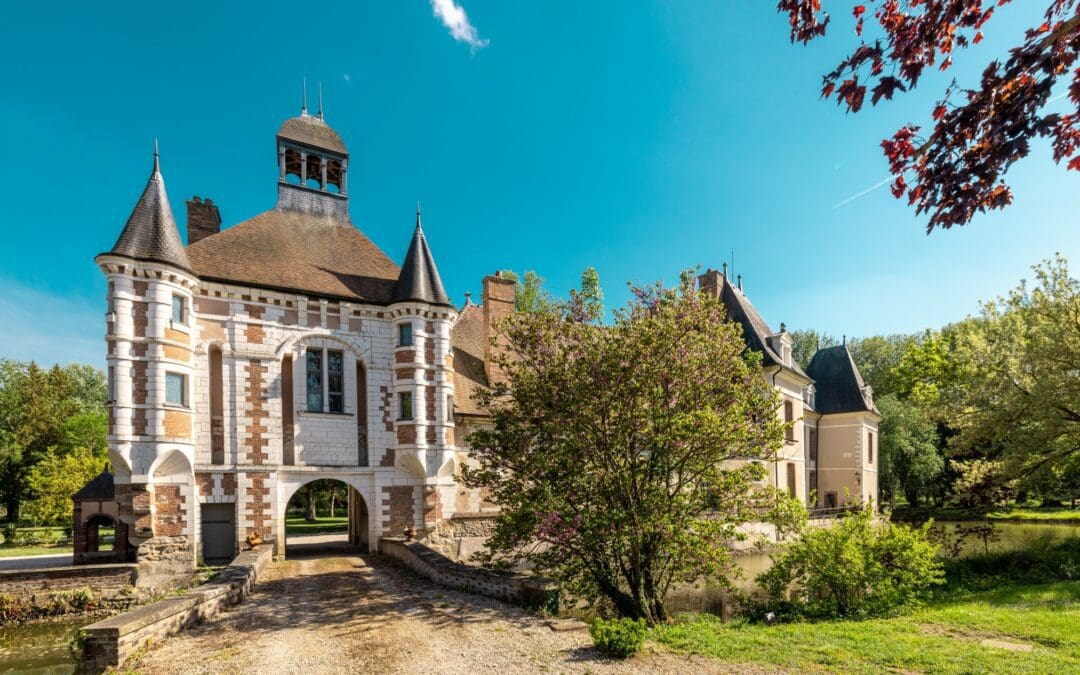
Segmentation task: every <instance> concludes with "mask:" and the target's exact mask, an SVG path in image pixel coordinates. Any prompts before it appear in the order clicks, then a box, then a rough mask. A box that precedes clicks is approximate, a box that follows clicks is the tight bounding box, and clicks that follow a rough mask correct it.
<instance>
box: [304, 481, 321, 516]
mask: <svg viewBox="0 0 1080 675" xmlns="http://www.w3.org/2000/svg"><path fill="white" fill-rule="evenodd" d="M306 494H307V513H306V514H304V520H306V521H307V522H309V523H314V522H315V521H316V520H317V519H318V514H316V513H315V490H313V489H312V488H311V486H310V485H308V486H307V489H306Z"/></svg>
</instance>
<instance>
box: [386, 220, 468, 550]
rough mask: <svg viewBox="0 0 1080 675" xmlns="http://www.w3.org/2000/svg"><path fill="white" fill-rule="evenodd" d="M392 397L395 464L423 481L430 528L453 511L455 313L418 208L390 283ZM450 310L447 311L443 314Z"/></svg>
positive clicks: (425, 514)
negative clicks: (395, 412)
mask: <svg viewBox="0 0 1080 675" xmlns="http://www.w3.org/2000/svg"><path fill="white" fill-rule="evenodd" d="M389 309H390V313H389V315H390V318H391V320H392V321H393V322H394V335H395V343H394V345H395V347H394V395H395V396H396V398H397V404H398V405H397V409H398V419H397V420H396V421H395V433H396V434H397V448H396V452H397V453H398V454H399V456H398V457H396V458H395V463H396V465H397V466H398V467H399V468H402V469H404V470H406V471H407V472H409V473H412V474H414V475H415V476H416V477H418V478H423V480H424V483H423V525H424V528H425V529H430V528H434V526H435V524H436V523H437V522H438V521H439V520H441V519H442V518H443V517H444V512H449V511H451V509H452V505H453V504H454V501H455V498H456V484H455V482H454V468H455V467H454V461H453V460H454V411H453V406H454V403H453V397H454V368H453V350H452V348H451V344H450V332H451V328H452V327H453V324H454V320H455V319H456V312H455V310H454V307H453V306H452V305H451V303H450V299H449V298H448V297H447V295H446V290H445V289H444V288H443V284H442V280H441V279H440V278H439V271H438V269H437V268H436V267H435V261H434V259H433V258H432V255H431V249H430V248H428V243H427V239H426V238H425V237H424V228H423V225H422V223H421V220H420V207H419V205H418V206H417V209H416V228H415V230H414V231H413V238H412V241H411V242H410V243H409V250H408V252H407V253H406V254H405V260H404V262H403V263H402V265H401V275H400V276H399V277H398V280H397V284H395V286H394V294H393V303H392V304H391V305H390V308H389ZM447 310H449V312H448V311H447Z"/></svg>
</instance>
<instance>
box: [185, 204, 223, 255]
mask: <svg viewBox="0 0 1080 675" xmlns="http://www.w3.org/2000/svg"><path fill="white" fill-rule="evenodd" d="M185 203H186V204H187V243H188V246H191V245H192V244H194V243H195V242H197V241H200V240H202V239H206V238H207V237H209V236H210V235H212V234H217V233H218V232H221V214H220V213H218V207H217V206H214V202H213V200H211V199H207V200H205V201H204V200H202V199H200V198H199V197H198V196H195V197H192V198H191V199H188V200H187V201H186V202H185Z"/></svg>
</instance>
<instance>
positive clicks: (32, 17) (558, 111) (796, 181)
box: [0, 0, 1080, 365]
mask: <svg viewBox="0 0 1080 675" xmlns="http://www.w3.org/2000/svg"><path fill="white" fill-rule="evenodd" d="M459 2H460V3H461V5H463V8H464V10H466V11H467V12H468V18H469V19H470V20H471V24H470V25H471V26H472V27H474V28H475V31H476V33H475V34H470V33H469V32H468V28H467V27H466V26H464V25H463V24H460V23H459V24H458V25H457V26H456V29H457V37H455V35H454V34H452V32H453V30H452V29H454V28H455V26H453V25H450V26H448V25H447V22H446V21H443V20H441V19H440V17H437V16H435V14H434V13H433V7H432V5H431V3H430V2H429V0H392V1H391V0H386V1H383V2H370V1H361V0H352V1H350V2H337V1H327V2H308V3H297V2H276V1H273V2H272V1H270V0H260V1H259V2H244V3H241V2H222V1H220V0H217V1H215V2H203V1H189V2H185V3H147V2H120V1H117V2H108V3H82V2H78V3H76V2H60V3H53V4H49V5H45V4H41V3H16V4H14V5H13V6H10V7H5V8H4V10H3V21H0V58H2V60H3V62H4V63H5V64H7V67H6V68H5V74H6V75H7V77H6V78H5V83H4V85H3V87H0V121H2V124H0V143H2V147H3V148H4V151H3V157H4V158H5V160H6V161H4V162H0V198H2V199H3V202H4V208H3V210H2V214H3V216H2V222H0V284H2V288H3V289H4V292H3V294H2V295H0V322H3V324H4V330H3V331H0V355H4V356H9V357H15V358H23V359H36V360H38V361H41V362H45V363H52V362H61V363H66V362H68V361H73V360H78V361H89V362H93V363H97V364H99V365H100V364H102V363H103V362H104V351H105V350H104V342H103V339H102V337H103V333H104V319H103V314H104V307H105V304H104V299H103V294H104V289H105V284H104V280H103V278H102V276H101V274H100V273H99V272H98V270H97V269H96V267H95V265H94V263H93V257H94V255H95V254H97V253H99V252H101V251H103V250H106V249H108V248H110V247H111V246H112V244H113V242H114V241H115V239H116V237H117V235H118V234H119V232H120V229H121V228H122V226H123V224H124V222H125V220H126V218H127V216H128V214H129V212H130V210H131V208H132V206H133V205H134V202H135V200H136V199H137V198H138V195H139V193H140V191H141V190H142V188H143V186H144V185H145V181H146V177H147V174H148V172H149V169H150V161H151V149H152V146H153V139H154V138H155V137H156V138H158V139H160V143H161V153H162V169H163V172H164V175H165V180H166V185H167V187H168V192H169V196H170V198H171V200H172V204H173V210H174V212H175V213H176V216H177V219H178V220H179V221H181V223H182V222H183V218H184V206H183V200H184V199H185V198H188V197H190V196H192V195H195V194H198V195H201V196H204V197H211V198H213V199H214V200H215V202H216V203H218V204H219V205H220V207H221V211H222V215H223V217H224V219H225V224H226V225H230V224H234V223H237V222H239V221H241V220H244V219H246V218H249V217H251V216H253V215H255V214H257V213H259V212H261V211H263V210H265V209H267V208H270V207H272V206H273V204H274V200H275V195H276V192H275V180H276V158H275V152H274V133H275V131H276V129H277V127H278V125H279V124H280V122H281V121H282V120H283V119H285V118H286V117H289V116H292V115H295V114H296V113H297V112H298V108H299V97H300V82H301V78H303V77H305V76H306V77H307V78H308V81H309V82H311V83H315V82H318V81H322V82H323V85H324V89H325V101H326V119H327V121H328V122H329V123H330V124H331V125H332V126H334V127H335V128H336V129H337V130H338V131H339V132H340V133H341V134H342V136H343V137H344V138H345V141H346V143H347V144H348V146H349V149H350V152H351V155H352V159H351V165H350V168H351V171H350V177H349V192H350V196H351V202H352V215H353V220H354V222H356V224H357V225H358V226H359V227H360V229H361V230H363V231H364V232H365V233H366V234H367V235H368V236H369V237H371V238H372V239H373V240H374V241H375V243H377V244H378V245H379V246H381V247H382V248H383V249H384V250H385V251H386V252H387V253H388V254H389V255H390V256H391V257H392V258H394V259H395V260H397V261H399V262H400V260H401V258H402V257H403V256H404V253H405V249H406V247H407V245H408V241H409V236H410V233H411V229H412V219H413V209H414V205H415V203H416V200H417V199H419V200H421V201H422V202H423V205H424V223H425V229H426V231H427V235H428V239H429V241H430V242H431V245H432V248H433V251H434V253H435V256H436V261H437V263H438V265H439V268H440V271H441V273H442V276H443V280H444V282H445V283H446V286H447V290H448V291H449V292H450V294H451V295H452V297H453V298H454V299H455V301H457V302H459V303H460V302H462V301H463V300H464V293H465V292H466V291H473V293H474V296H476V297H478V296H479V287H480V284H479V281H480V279H481V277H482V276H483V275H484V274H486V273H490V272H492V271H494V270H496V269H499V268H507V267H509V268H513V269H515V270H524V269H535V270H537V271H538V272H539V273H540V274H542V275H543V276H544V277H546V278H547V280H548V285H549V287H550V288H551V289H552V290H553V291H554V292H556V293H559V294H563V293H565V292H566V290H567V289H568V288H570V287H572V286H574V285H576V283H577V281H578V278H579V275H580V273H581V270H582V269H583V268H585V267H586V266H588V265H593V266H595V267H596V268H597V269H598V270H599V272H600V276H601V280H602V282H603V284H604V287H605V291H606V293H607V296H608V304H609V306H611V305H613V304H621V303H622V302H623V301H625V299H626V298H627V293H626V290H625V283H626V282H627V281H628V280H636V281H641V282H649V281H652V280H656V279H660V278H663V279H666V280H668V281H674V280H675V279H676V278H677V275H678V273H679V271H680V270H681V269H684V268H687V267H691V266H694V265H698V264H700V265H703V266H713V267H719V266H720V264H721V263H722V262H723V261H724V260H725V259H728V258H729V257H730V256H731V252H732V250H733V249H734V252H735V267H736V271H738V272H741V273H742V274H743V275H744V277H745V283H746V289H747V292H748V293H749V295H750V298H751V300H752V301H753V302H754V303H755V305H757V307H758V308H759V309H760V310H761V311H762V313H763V314H764V315H765V317H766V318H767V320H769V321H770V323H772V324H773V326H774V327H775V326H778V325H779V323H780V322H781V321H785V322H786V323H787V325H788V327H789V328H796V327H815V328H819V329H821V330H825V331H828V332H830V333H833V334H836V335H840V334H848V335H867V334H874V333H888V332H896V331H912V330H918V329H921V328H924V327H930V326H938V325H941V324H943V323H946V322H948V321H952V320H955V319H958V318H960V317H962V316H964V315H965V314H967V313H969V312H971V311H973V310H974V309H975V308H976V303H977V301H978V300H980V299H987V298H990V297H992V296H995V295H997V294H999V293H1002V292H1004V291H1006V290H1007V289H1009V288H1011V287H1012V286H1014V285H1015V284H1016V282H1017V281H1018V280H1019V279H1020V278H1022V277H1024V276H1027V275H1028V272H1029V267H1030V265H1032V264H1034V263H1036V262H1038V261H1039V260H1041V259H1043V258H1046V257H1049V256H1051V255H1053V254H1054V252H1056V251H1060V252H1062V253H1064V254H1065V255H1066V256H1069V257H1071V258H1074V259H1076V258H1080V255H1078V254H1080V228H1077V227H1076V226H1075V225H1076V217H1077V216H1076V214H1077V212H1078V207H1080V190H1077V181H1078V174H1075V173H1074V174H1071V175H1070V174H1068V173H1067V172H1066V171H1065V170H1064V168H1063V167H1058V166H1055V165H1054V164H1052V162H1051V161H1050V160H1049V153H1048V150H1047V148H1046V147H1045V146H1043V145H1040V146H1038V147H1037V149H1036V151H1035V153H1034V155H1033V156H1032V157H1030V158H1029V159H1028V160H1026V161H1024V162H1023V163H1022V164H1020V165H1017V166H1016V167H1014V169H1013V170H1012V172H1011V173H1010V176H1009V178H1010V180H1011V182H1012V184H1013V186H1014V188H1015V192H1016V203H1015V205H1014V206H1013V207H1012V208H1011V209H1009V210H1008V211H1006V212H1005V213H1002V214H994V215H990V216H983V217H980V218H978V219H977V220H976V222H975V223H974V224H972V225H971V226H968V227H965V228H958V229H955V230H953V231H948V232H937V233H935V234H933V235H931V236H929V237H928V236H926V235H925V234H924V224H925V221H924V220H922V219H918V218H916V217H915V216H914V214H913V212H911V211H910V210H909V209H908V208H907V207H906V205H905V204H903V203H901V202H897V201H896V200H894V199H893V198H892V197H891V195H890V194H889V191H888V188H887V187H881V188H879V189H877V190H873V191H870V192H868V193H867V194H865V195H863V196H861V197H859V198H857V199H853V200H850V201H846V203H845V200H848V198H850V197H851V196H853V195H857V194H859V193H861V192H863V191H864V190H866V189H867V188H869V187H871V186H873V185H875V184H877V183H879V182H880V181H882V180H883V179H884V178H886V177H887V169H886V164H885V160H884V158H883V157H882V154H881V151H880V148H879V147H878V144H879V142H880V140H881V139H882V138H884V137H886V136H889V135H891V134H892V132H893V131H894V130H895V129H896V128H898V127H899V126H900V125H901V124H903V123H905V122H908V121H914V122H917V123H924V124H925V123H927V121H928V118H929V111H930V108H931V107H932V101H933V100H934V98H935V97H936V96H937V95H939V94H940V92H941V90H942V89H943V87H944V84H945V83H946V82H947V79H946V76H943V75H938V74H936V73H935V74H932V75H931V76H929V77H928V78H926V79H925V80H924V82H923V83H922V85H921V86H920V88H919V90H918V92H917V93H916V94H915V95H910V96H903V97H901V98H900V99H899V100H897V101H895V102H894V103H892V104H889V105H885V106H883V107H880V108H877V109H867V110H866V111H864V112H863V113H860V114H858V115H845V114H844V113H843V112H842V111H840V110H839V109H838V108H837V107H836V106H835V105H834V104H833V103H831V102H825V101H821V100H819V98H818V92H819V90H820V86H821V74H822V73H823V72H825V71H827V70H829V69H831V68H832V67H833V66H834V65H835V63H836V61H837V60H838V59H839V58H840V57H841V55H842V52H843V51H844V50H845V49H846V48H849V47H850V46H851V45H852V44H853V37H852V35H851V33H850V28H851V25H850V24H851V20H850V17H849V16H847V15H846V14H845V13H844V12H846V11H847V10H846V8H847V3H843V2H838V1H837V0H834V2H833V4H834V5H835V7H834V14H835V15H836V21H835V25H834V27H833V33H832V34H831V36H830V38H829V39H827V40H826V41H825V42H823V43H820V44H815V45H812V46H810V47H802V46H797V45H791V44H790V43H789V42H788V36H787V24H786V19H785V18H784V17H781V16H779V15H777V14H776V12H775V9H774V8H775V3H773V2H734V1H733V0H701V1H691V0H680V1H679V2H670V1H666V0H622V1H619V2H614V1H612V2H599V1H597V2H571V1H569V0H547V1H545V2H534V3H518V2H505V0H459ZM826 4H827V6H828V3H826ZM1036 4H1039V3H1036ZM1021 5H1031V3H1012V4H1011V5H1008V6H1006V7H1004V8H1002V9H1000V10H999V13H998V15H997V16H996V17H995V18H994V20H993V21H992V22H991V23H990V24H989V25H988V30H987V39H986V40H985V41H984V42H983V43H982V44H980V45H979V46H978V47H977V48H976V49H975V50H972V51H970V52H966V53H963V54H962V55H961V56H960V58H959V59H958V67H957V68H955V69H954V70H953V71H951V72H950V74H949V75H948V76H947V77H952V76H956V77H958V78H960V81H961V83H964V82H972V81H973V79H974V78H975V77H976V76H977V73H978V71H979V70H980V69H981V67H982V66H983V65H985V62H986V61H987V60H988V59H989V58H991V57H992V56H995V55H1000V54H1003V53H1004V51H1005V49H1006V48H1007V47H1008V46H1010V45H1012V44H1014V42H1015V41H1016V40H1017V38H1018V36H1019V35H1020V33H1021V32H1022V30H1023V28H1024V27H1025V26H1026V25H1029V23H1025V21H1028V22H1030V21H1032V20H1034V16H1035V13H1036V11H1037V10H1038V7H1034V6H1024V7H1021ZM452 18H453V17H452V16H450V17H449V19H452ZM469 38H472V39H473V41H474V43H475V44H474V45H473V46H470V44H468V39H469ZM312 89H314V86H312ZM312 97H314V94H312ZM1066 103H1067V101H1064V100H1063V101H1059V102H1058V103H1057V104H1055V105H1057V106H1061V107H1062V109H1064V106H1065V104H1066ZM1077 264H1080V263H1077Z"/></svg>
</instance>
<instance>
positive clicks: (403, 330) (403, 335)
mask: <svg viewBox="0 0 1080 675" xmlns="http://www.w3.org/2000/svg"><path fill="white" fill-rule="evenodd" d="M397 335H398V347H412V324H411V323H403V324H400V325H399V326H398V327H397Z"/></svg>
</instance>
